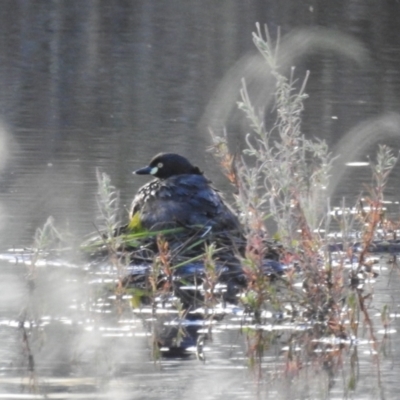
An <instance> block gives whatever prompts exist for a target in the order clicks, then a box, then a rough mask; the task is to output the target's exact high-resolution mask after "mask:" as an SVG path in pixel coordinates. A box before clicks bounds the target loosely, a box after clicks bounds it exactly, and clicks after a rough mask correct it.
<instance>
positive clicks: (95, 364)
mask: <svg viewBox="0 0 400 400" xmlns="http://www.w3.org/2000/svg"><path fill="white" fill-rule="evenodd" d="M399 11H400V4H398V3H397V2H387V3H385V4H384V5H380V4H375V3H372V2H371V3H368V4H367V3H365V2H364V1H362V0H359V1H342V2H338V3H337V4H335V5H328V4H326V5H322V4H319V3H318V2H308V3H304V2H298V1H286V2H285V4H282V2H279V1H272V0H268V1H253V0H248V1H239V0H238V1H236V0H235V1H229V2H228V1H221V2H213V1H207V2H190V1H183V0H173V1H169V2H145V1H135V2H125V1H118V0H112V1H109V2H98V1H87V2H81V1H75V0H72V1H69V2H62V1H56V2H47V1H40V0H14V1H13V0H5V1H3V3H2V9H1V12H0V18H1V22H2V23H1V24H0V38H1V40H0V51H1V52H0V54H1V55H2V62H1V66H0V81H1V87H2V91H1V93H0V151H1V157H0V159H1V162H0V179H1V185H0V221H1V224H0V226H1V230H0V233H1V250H2V254H3V256H2V263H1V267H2V268H1V274H2V278H1V283H0V285H1V288H2V290H1V291H0V292H1V295H0V297H1V301H0V307H1V315H0V324H1V326H0V335H1V336H2V340H1V343H2V345H1V346H0V352H1V354H2V358H1V360H2V362H1V364H2V374H1V375H0V398H1V397H2V398H10V396H11V395H10V394H11V393H12V394H13V396H14V398H19V397H18V396H20V398H34V394H33V393H32V391H31V390H30V389H32V387H30V386H29V368H28V367H29V365H28V362H27V360H28V359H27V354H29V351H28V350H27V347H26V342H24V339H23V331H24V329H26V330H27V332H28V330H29V328H30V327H29V326H26V327H21V326H18V324H19V323H20V322H18V321H21V320H24V313H29V312H33V310H35V312H37V313H38V314H39V315H38V317H39V316H40V319H41V321H42V322H41V323H43V324H44V327H46V328H45V329H44V330H43V331H42V332H41V333H39V331H38V333H37V334H38V337H35V340H33V342H32V343H34V346H36V347H34V348H32V352H33V353H34V354H35V363H36V371H37V376H36V378H37V380H36V381H32V382H38V384H39V388H38V389H40V390H38V391H37V393H39V394H40V393H48V396H49V398H102V397H103V398H116V399H118V398H121V399H139V398H172V397H177V396H179V397H182V396H186V395H187V396H191V397H199V398H210V399H211V398H215V399H216V398H225V397H226V396H230V397H232V398H255V396H256V395H255V390H260V393H262V396H264V397H267V398H268V396H269V397H271V398H272V397H274V398H276V397H277V396H278V397H282V398H286V397H287V398H307V396H309V393H314V394H313V395H312V396H314V397H316V398H319V397H321V398H324V397H328V393H327V392H326V382H325V381H324V379H326V377H320V376H316V377H315V376H307V379H303V378H304V376H303V375H301V374H300V378H298V377H297V380H296V377H293V380H294V381H296V384H294V385H293V386H292V387H288V386H285V384H283V383H282V382H281V381H279V380H276V382H275V386H273V387H271V386H270V387H259V388H258V389H256V388H255V387H254V380H255V378H254V376H253V375H252V374H251V373H250V372H249V370H248V368H247V364H246V361H245V359H244V358H245V350H244V349H245V345H246V344H245V340H244V336H243V334H241V333H240V329H239V327H238V326H240V318H239V317H238V316H237V315H234V310H232V314H230V315H228V316H227V317H226V318H225V319H224V320H223V321H221V322H219V323H218V324H216V326H215V327H214V328H215V329H214V333H213V340H212V341H208V342H207V343H206V345H205V346H206V351H205V354H206V362H202V361H199V360H198V359H197V358H196V356H195V351H194V352H193V355H191V356H189V357H187V358H183V359H181V358H168V359H162V360H161V361H154V360H153V359H152V357H151V349H150V347H149V345H148V337H147V336H146V335H147V333H146V329H145V328H144V326H143V324H142V318H141V317H140V316H138V315H137V314H135V313H132V310H130V309H128V310H125V309H124V310H123V311H124V314H123V315H124V316H123V318H122V317H121V318H120V319H119V320H117V319H116V318H115V315H114V313H106V312H104V311H105V310H107V305H104V304H103V305H99V304H97V303H96V304H97V305H96V304H89V303H88V299H93V298H94V297H93V296H94V294H95V295H96V294H97V291H98V290H101V289H99V288H103V285H102V284H100V283H99V279H100V280H103V281H107V279H110V280H111V282H112V280H113V279H114V278H113V276H112V274H111V276H107V273H106V272H107V271H106V272H105V273H104V276H103V275H101V274H97V272H99V271H97V272H96V274H95V272H94V271H93V270H91V269H90V268H88V267H87V264H85V260H83V261H82V260H76V259H74V260H73V261H70V262H68V263H66V262H65V260H55V261H54V262H53V263H51V265H47V266H46V265H44V266H43V267H38V269H37V270H38V272H37V273H38V277H37V283H36V285H37V287H36V288H35V296H34V301H35V302H37V303H34V304H30V301H31V299H32V298H31V297H30V292H29V290H30V289H29V287H27V283H26V278H25V276H26V273H27V266H26V265H25V264H24V263H23V262H21V258H24V256H23V255H24V254H25V252H26V250H18V249H21V248H22V249H24V248H26V247H30V246H32V245H33V236H34V234H35V231H36V229H37V228H38V227H42V226H43V224H44V223H45V221H46V219H47V218H48V216H50V215H51V216H53V217H54V219H55V225H56V226H57V229H59V230H60V232H61V231H62V232H66V233H67V234H68V236H69V237H70V238H72V239H73V240H75V242H77V243H78V242H79V241H80V240H81V238H83V237H84V235H86V234H88V233H89V232H93V231H94V230H96V226H97V224H98V219H97V217H98V211H97V206H96V193H97V181H96V169H97V168H99V169H100V170H101V171H104V172H106V173H107V174H109V175H110V177H111V181H112V183H113V185H115V186H116V188H117V189H118V190H119V191H120V195H121V204H120V209H121V218H122V219H124V218H126V219H127V215H128V213H127V210H128V209H129V204H130V202H131V199H132V198H133V195H134V194H135V193H136V191H137V189H138V188H139V187H140V186H142V185H143V184H144V183H145V182H146V179H145V178H143V177H140V176H134V175H132V171H133V170H135V169H137V168H139V167H142V166H144V165H147V163H148V161H149V159H150V158H151V157H152V156H153V155H155V154H157V153H158V152H160V151H173V152H177V153H180V154H184V155H185V156H187V157H188V158H190V160H192V161H193V162H194V163H195V164H196V165H198V166H199V167H200V168H201V169H202V170H204V172H205V174H206V175H207V176H209V177H210V178H211V179H212V180H213V183H214V184H215V186H216V187H218V188H219V189H221V190H222V191H224V192H227V196H226V197H227V198H228V199H230V200H231V198H230V197H229V194H230V193H231V192H232V188H231V187H230V185H229V183H228V182H227V180H226V178H225V177H224V176H223V174H222V173H221V172H220V168H219V166H218V163H217V162H216V161H215V160H214V159H213V157H212V155H211V154H210V153H209V152H207V151H206V150H207V148H208V147H209V146H210V144H211V139H210V134H209V128H211V129H212V130H213V131H214V132H218V133H219V132H221V131H222V130H223V128H224V127H226V129H227V131H228V137H229V142H230V143H229V144H230V147H231V149H232V150H233V151H237V149H240V148H242V147H243V146H244V135H245V133H246V132H248V130H249V127H248V125H247V123H246V122H245V117H244V116H243V113H241V112H240V111H238V110H237V108H236V101H237V100H238V99H239V89H240V80H241V79H242V78H243V77H244V78H245V79H246V82H247V85H248V89H249V94H250V97H251V98H252V99H254V102H255V104H256V106H257V107H258V108H259V109H260V110H263V109H264V108H266V112H265V120H266V124H267V125H268V124H271V123H272V122H271V121H273V120H272V118H271V115H272V114H271V109H270V106H271V100H272V96H271V93H274V86H272V83H271V82H268V80H266V79H264V78H265V75H264V72H263V67H262V65H263V64H261V63H260V60H259V58H258V57H257V51H256V49H255V47H254V44H253V43H252V36H251V33H252V32H253V31H254V30H255V23H256V22H260V23H261V24H263V23H267V24H268V27H269V30H270V33H271V35H272V37H273V38H274V39H275V38H276V36H277V30H278V27H280V29H281V36H282V42H281V43H282V46H281V52H282V53H281V54H282V58H281V62H282V67H283V69H285V70H286V72H288V73H289V72H290V67H291V66H292V65H295V66H296V70H295V76H296V78H297V79H298V80H299V84H300V83H301V82H302V80H303V78H304V76H305V75H306V71H310V76H309V78H308V82H307V86H306V92H307V93H308V94H309V98H308V99H307V100H306V101H305V110H304V113H303V118H302V131H303V133H304V134H305V135H306V137H307V138H315V137H317V138H321V139H325V140H326V141H327V143H328V144H329V146H330V147H331V149H332V151H333V153H334V154H335V155H341V158H338V159H337V161H336V163H335V166H334V168H333V170H332V179H331V182H332V184H331V187H330V188H329V191H330V192H329V194H330V197H331V205H332V206H338V205H340V204H341V201H342V199H343V198H344V197H345V198H346V204H347V205H353V204H355V202H356V199H357V197H358V196H359V194H360V193H361V191H364V192H366V191H367V190H366V188H365V185H366V184H370V183H371V172H370V169H369V167H368V166H365V164H366V163H367V162H368V161H369V157H370V158H372V159H374V158H375V155H376V148H377V145H378V144H381V143H385V144H388V145H390V146H391V147H392V148H393V149H394V151H395V152H396V151H398V150H399V148H400V146H399V140H398V138H399V135H400V116H399V114H397V111H398V110H399V105H400V104H399V103H400V74H399V68H398V67H399V64H400V45H399V43H398V37H397V34H396V33H397V27H398V25H399V22H400V21H399V19H400V12H399ZM355 161H357V162H363V163H364V166H354V164H353V166H351V165H346V164H349V163H351V162H355ZM399 168H400V165H397V166H396V167H395V170H394V172H393V173H392V175H391V177H390V179H389V182H388V185H387V190H386V192H385V194H386V196H385V199H386V200H388V201H390V202H391V203H390V205H388V207H390V212H391V213H392V214H393V216H394V218H397V216H398V214H397V213H398V208H399V206H398V204H399V203H398V200H399V193H398V185H397V182H396V179H397V176H398V173H399ZM9 249H13V250H9ZM27 254H29V251H28V253H27ZM9 257H11V262H9V261H10V260H9ZM27 257H28V256H27ZM16 259H18V260H19V261H18V263H15V260H16ZM379 265H381V270H380V271H379V276H378V277H377V278H376V282H375V283H374V284H373V288H372V289H371V291H372V292H373V299H374V300H373V310H374V311H375V310H376V312H371V315H372V316H373V317H374V325H376V326H381V325H382V322H381V318H380V315H379V314H380V313H381V312H382V310H383V309H384V307H385V306H389V309H390V314H391V323H390V328H391V329H392V328H393V329H397V325H398V323H397V318H396V317H397V313H398V311H397V308H398V295H397V293H396V292H397V291H396V288H397V287H398V282H397V280H398V279H399V277H398V271H397V270H396V268H392V264H390V265H387V264H386V262H385V261H382V262H381V263H380V264H379ZM92 275H94V276H92ZM103 281H101V282H103ZM104 283H105V284H106V286H107V284H109V282H104ZM36 297H37V298H36ZM95 297H96V296H95ZM32 301H33V300H32ZM102 301H103V303H104V302H105V300H104V298H103V297H101V296H99V297H98V298H97V299H96V302H99V303H101V302H102ZM83 305H85V306H83ZM85 307H86V308H85ZM98 307H99V308H98ZM97 308H98V309H97ZM96 310H97V311H99V312H97V311H96ZM100 311H102V312H100ZM96 314H97V315H98V316H97V317H96V318H95V317H94V315H96ZM46 318H47V320H46ZM46 321H47V322H46ZM232 326H234V328H232ZM365 337H366V338H367V339H368V335H367V334H366V335H365ZM382 337H383V336H382V334H381V336H378V340H380V341H381V340H382ZM284 339H285V335H283V338H282V343H279V344H278V345H277V346H276V348H274V349H270V350H269V353H268V355H267V359H269V360H271V363H270V364H268V366H266V369H267V370H268V373H269V374H270V376H273V375H274V374H278V372H277V371H278V370H279V367H280V365H279V358H277V355H278V354H279V352H280V350H281V349H282V348H283V342H284ZM370 350H371V347H370V346H369V345H368V344H367V343H360V345H359V348H358V355H359V356H360V355H363V353H364V352H365V353H368V352H369V351H370ZM381 350H382V352H381V355H382V357H381V359H380V364H379V366H377V365H376V362H377V361H376V358H375V357H371V356H370V355H369V354H365V355H363V358H362V360H363V361H362V362H360V365H359V368H360V369H359V371H358V374H359V377H358V383H357V390H356V391H355V393H354V398H377V397H379V396H381V397H383V395H382V394H381V393H379V392H377V391H376V390H378V389H377V387H378V383H377V381H376V380H375V379H378V377H377V372H376V371H377V368H378V367H379V368H380V370H381V377H380V378H381V385H382V388H383V389H382V391H383V393H384V394H385V396H386V397H387V398H391V397H395V396H396V394H397V392H398V389H399V388H398V383H397V381H398V380H397V379H396V378H397V376H398V373H399V369H398V368H399V365H398V362H397V361H396V360H397V359H399V357H398V356H397V351H399V345H398V339H397V335H392V336H391V339H390V341H388V343H387V347H386V348H383V347H382V348H381ZM347 362H348V360H347V359H346V361H345V362H344V369H343V371H344V373H343V375H340V374H339V378H337V379H338V380H339V381H340V379H343V380H344V381H346V379H347V378H348V375H346V373H349V372H348V371H349V368H350V367H349V365H348V364H346V363H347ZM350 369H351V368H350ZM320 378H321V379H320ZM32 382H31V383H32ZM268 382H271V380H268ZM344 386H345V385H343V384H342V383H341V384H338V383H337V384H335V385H334V386H333V388H332V389H331V390H330V392H329V396H331V398H343V397H344V391H343V387H344ZM310 387H312V390H310V389H309V388H310ZM309 390H310V391H309ZM24 396H25V397H24Z"/></svg>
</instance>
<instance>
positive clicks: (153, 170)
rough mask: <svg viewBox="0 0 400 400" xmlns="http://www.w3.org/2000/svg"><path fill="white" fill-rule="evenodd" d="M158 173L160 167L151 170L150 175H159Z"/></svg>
mask: <svg viewBox="0 0 400 400" xmlns="http://www.w3.org/2000/svg"><path fill="white" fill-rule="evenodd" d="M157 171H158V167H153V168H152V169H151V170H150V174H151V175H155V174H156V173H157Z"/></svg>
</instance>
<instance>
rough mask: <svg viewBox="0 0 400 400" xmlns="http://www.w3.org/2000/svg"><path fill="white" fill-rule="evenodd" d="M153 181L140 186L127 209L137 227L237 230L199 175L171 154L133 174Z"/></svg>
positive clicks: (228, 212) (235, 222)
mask: <svg viewBox="0 0 400 400" xmlns="http://www.w3.org/2000/svg"><path fill="white" fill-rule="evenodd" d="M134 173H135V174H138V175H152V176H154V177H155V178H156V179H155V180H153V181H151V182H149V183H147V184H146V185H144V186H142V187H141V188H140V189H139V191H138V193H137V194H136V196H135V198H134V199H133V202H132V206H131V213H130V218H131V220H132V218H135V219H136V217H139V218H138V219H139V220H140V225H141V227H143V228H145V229H149V230H159V229H164V228H171V227H178V226H181V227H194V226H198V227H201V226H204V227H210V228H212V230H213V231H229V230H237V229H239V222H238V219H237V217H236V216H235V214H234V212H233V211H232V210H231V208H230V207H229V206H228V205H227V204H226V203H225V202H224V200H223V199H222V197H221V195H220V194H219V192H218V191H217V190H216V189H214V188H213V187H212V185H211V182H210V181H209V180H208V179H207V178H206V177H205V176H204V175H203V172H202V171H200V169H199V168H198V167H196V166H194V165H192V164H191V163H190V162H189V161H188V160H187V159H186V158H185V157H182V156H180V155H178V154H173V153H161V154H158V155H156V156H155V157H154V158H153V159H152V160H151V161H150V163H149V165H148V166H147V167H144V168H141V169H138V170H137V171H135V172H134Z"/></svg>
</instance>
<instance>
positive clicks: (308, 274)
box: [211, 24, 397, 387]
mask: <svg viewBox="0 0 400 400" xmlns="http://www.w3.org/2000/svg"><path fill="white" fill-rule="evenodd" d="M279 39H280V38H279V32H278V39H277V40H276V42H275V43H273V42H272V40H271V38H270V35H269V32H268V29H267V27H265V32H262V31H261V28H260V26H259V25H258V24H257V31H256V32H255V33H253V41H254V44H255V45H256V47H257V49H258V50H259V52H260V53H261V55H262V56H263V58H264V60H265V61H266V66H267V68H269V71H270V74H271V75H272V76H273V77H274V79H275V82H276V91H275V106H274V109H273V110H272V111H273V112H271V113H270V114H269V117H272V118H274V121H273V122H272V123H268V126H272V128H271V129H269V130H267V129H266V124H265V122H264V117H263V113H261V112H259V111H258V110H255V109H254V107H253V106H252V102H251V99H250V95H249V93H248V91H247V87H246V82H245V81H244V80H243V81H242V88H241V91H240V95H241V101H239V103H238V107H239V109H241V110H242V111H243V112H244V115H245V117H246V119H247V120H248V122H249V127H250V128H251V131H250V132H249V133H248V134H247V135H246V147H245V148H244V149H243V151H242V154H236V155H234V154H232V153H231V152H230V150H229V143H228V134H227V132H226V131H225V132H224V134H223V135H216V134H214V133H213V132H211V137H212V141H213V145H212V147H211V151H212V152H213V154H214V155H215V156H216V158H217V159H218V160H219V162H220V164H221V167H222V169H223V171H224V172H225V174H226V176H227V177H228V179H229V180H230V182H231V183H233V184H234V186H235V188H236V193H235V200H236V205H237V207H238V209H239V211H240V218H241V222H242V224H243V225H244V229H245V233H246V241H247V245H246V254H245V256H244V257H242V258H241V262H242V267H243V270H244V272H245V274H246V276H247V281H248V285H247V287H246V288H245V289H244V291H243V294H242V296H241V301H242V304H243V305H244V306H245V307H246V309H247V310H248V311H249V312H250V314H251V315H252V317H253V324H250V325H249V324H246V323H245V322H244V325H245V327H246V329H245V332H246V338H247V339H246V340H247V343H248V357H249V363H250V365H251V366H253V368H256V370H257V371H258V377H259V378H261V370H262V360H263V355H264V353H265V351H266V350H267V349H268V348H269V346H270V345H271V343H272V341H273V340H274V337H273V335H270V334H269V333H266V329H265V322H264V321H263V320H262V318H261V317H260V316H262V315H264V314H265V312H266V311H267V309H268V307H271V305H272V306H273V308H274V310H275V312H277V311H280V312H281V314H282V315H284V314H285V313H286V314H287V309H288V308H289V309H290V312H289V314H288V315H289V318H290V319H292V321H293V322H294V323H295V324H299V323H300V324H305V325H306V327H307V328H306V329H302V330H300V332H295V333H293V334H292V335H291V336H290V337H289V338H288V340H287V348H288V351H287V352H286V373H289V375H290V376H293V374H298V373H299V372H300V370H301V369H302V368H303V366H304V363H306V362H307V361H311V360H313V365H320V366H321V367H323V368H324V369H325V370H326V371H330V372H329V374H328V375H329V377H330V378H329V380H330V382H331V380H332V379H333V376H334V375H335V374H334V371H337V369H338V368H339V365H340V360H341V354H342V351H344V349H345V348H346V346H345V343H346V340H348V339H349V338H350V337H351V335H355V336H357V335H358V325H359V319H360V316H361V315H363V317H364V321H365V323H366V325H367V326H368V327H369V333H370V337H371V339H372V343H373V344H372V347H373V348H374V350H376V345H377V340H376V337H375V336H374V329H373V326H372V322H371V319H370V317H369V313H368V305H367V304H366V301H367V299H368V298H369V295H368V294H366V293H364V291H363V289H362V288H356V286H357V284H356V285H349V284H348V283H349V282H350V283H351V282H353V283H360V278H359V277H358V276H359V273H360V272H361V271H362V269H363V268H365V267H366V273H371V266H370V265H368V263H369V262H368V261H367V255H368V252H369V251H370V249H371V245H372V242H373V240H374V239H375V238H376V231H377V229H378V227H380V226H382V224H383V219H384V214H383V191H384V188H385V185H386V183H387V177H388V175H389V173H390V171H391V170H392V169H393V166H394V164H395V163H396V161H397V158H396V157H395V156H394V155H393V153H392V152H391V150H390V149H389V148H387V147H386V146H380V148H379V151H378V155H377V162H376V163H374V164H372V172H373V178H374V183H373V185H372V186H371V187H370V188H369V192H370V195H369V197H367V198H366V199H365V200H364V203H366V204H367V205H368V210H367V209H366V208H365V207H362V208H360V209H359V212H358V213H357V218H358V222H361V224H360V225H357V226H358V227H360V228H361V231H362V234H361V245H360V246H359V248H360V252H359V254H358V257H357V260H358V264H357V267H356V268H352V269H351V270H350V272H349V273H348V269H346V268H345V265H346V263H348V260H349V259H350V260H352V259H353V257H354V247H353V245H354V240H353V242H352V243H349V241H348V239H349V230H350V227H352V226H355V225H356V222H357V221H349V220H348V214H346V213H345V212H343V213H342V214H341V216H340V218H339V219H340V221H339V224H340V225H341V226H342V228H343V232H342V238H343V242H342V243H341V246H343V247H342V248H343V249H345V250H347V251H346V252H345V253H342V254H341V255H339V256H335V257H336V258H334V256H333V255H332V253H331V252H330V247H329V239H328V235H327V234H328V230H329V222H330V216H329V209H328V207H327V206H326V205H327V204H329V203H328V202H327V198H326V189H327V187H328V183H329V173H330V170H331V168H332V162H333V158H332V155H331V153H330V151H329V149H328V146H327V144H326V143H325V142H324V141H322V140H319V139H307V138H306V137H305V136H304V135H303V134H302V132H301V114H302V111H303V109H304V100H305V99H306V98H307V95H306V93H305V86H306V82H307V79H308V73H307V74H306V76H305V78H304V80H303V81H302V82H299V81H298V80H297V79H296V78H295V69H294V68H292V69H291V71H290V75H289V77H286V76H284V75H283V74H282V73H281V68H280V67H281V66H280V65H278V60H279V57H278V53H279ZM268 220H273V221H274V222H275V225H276V233H274V235H271V233H270V232H268V229H267V225H266V221H268ZM271 237H273V238H275V239H278V240H279V241H280V242H281V243H282V244H283V246H282V249H281V252H280V260H281V261H283V262H284V263H286V264H287V265H290V266H291V268H290V269H289V270H288V271H287V272H286V277H284V278H282V279H281V281H282V282H283V283H284V290H281V291H280V292H279V293H276V291H274V290H272V288H274V286H273V285H271V281H270V280H269V279H267V278H266V276H265V274H264V273H263V262H264V260H265V257H266V255H267V249H268V246H267V245H266V240H267V239H268V238H269V239H270V238H271ZM300 282H301V288H300V290H299V285H298V283H300ZM296 283H297V285H295V284H296ZM329 337H335V338H337V341H336V344H335V343H329V342H326V339H327V338H329ZM299 349H304V350H301V351H300V350H299ZM352 376H354V374H353V375H352ZM329 385H331V383H330V384H329ZM352 385H353V386H354V381H353V383H351V382H350V381H349V387H350V386H352Z"/></svg>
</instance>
